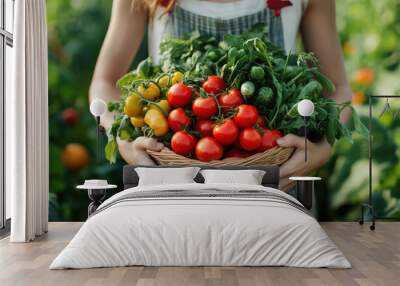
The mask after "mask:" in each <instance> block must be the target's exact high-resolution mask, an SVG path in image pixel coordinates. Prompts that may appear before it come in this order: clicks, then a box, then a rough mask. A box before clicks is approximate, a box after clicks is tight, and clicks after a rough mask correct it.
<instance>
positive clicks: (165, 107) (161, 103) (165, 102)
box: [150, 99, 171, 113]
mask: <svg viewBox="0 0 400 286" xmlns="http://www.w3.org/2000/svg"><path fill="white" fill-rule="evenodd" d="M156 104H157V105H158V106H159V107H161V109H162V110H164V111H165V112H167V113H168V112H169V110H170V109H171V107H170V105H169V103H168V100H166V99H162V100H160V101H159V102H156ZM150 109H158V107H157V106H155V105H154V104H150Z"/></svg>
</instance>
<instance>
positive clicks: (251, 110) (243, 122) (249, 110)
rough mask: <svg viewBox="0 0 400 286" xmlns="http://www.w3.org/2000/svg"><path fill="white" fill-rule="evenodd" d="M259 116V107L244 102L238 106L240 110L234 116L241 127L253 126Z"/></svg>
mask: <svg viewBox="0 0 400 286" xmlns="http://www.w3.org/2000/svg"><path fill="white" fill-rule="evenodd" d="M257 118H258V112H257V108H255V107H254V106H252V105H248V104H242V105H240V106H239V108H238V112H237V113H236V115H235V116H234V117H233V119H234V120H235V123H236V125H237V126H239V127H240V128H246V127H251V126H253V125H254V124H256V122H257Z"/></svg>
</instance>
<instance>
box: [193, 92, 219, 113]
mask: <svg viewBox="0 0 400 286" xmlns="http://www.w3.org/2000/svg"><path fill="white" fill-rule="evenodd" d="M192 110H193V113H194V115H196V116H197V117H198V118H203V119H207V118H210V117H211V116H213V115H214V114H216V113H217V112H218V105H217V103H216V102H215V99H214V97H212V96H209V97H198V98H196V99H195V100H194V101H193V104H192Z"/></svg>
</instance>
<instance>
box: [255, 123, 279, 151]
mask: <svg viewBox="0 0 400 286" xmlns="http://www.w3.org/2000/svg"><path fill="white" fill-rule="evenodd" d="M263 130H264V134H263V136H262V138H261V145H260V147H258V149H257V152H264V151H265V150H268V149H271V148H273V147H275V146H276V145H278V143H276V140H278V139H279V138H281V137H282V136H283V135H282V133H281V132H280V131H279V130H276V129H275V130H269V129H267V128H263Z"/></svg>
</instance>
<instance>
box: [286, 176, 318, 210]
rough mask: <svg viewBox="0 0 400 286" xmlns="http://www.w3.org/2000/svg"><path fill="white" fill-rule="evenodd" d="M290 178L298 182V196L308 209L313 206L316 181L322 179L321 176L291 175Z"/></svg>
mask: <svg viewBox="0 0 400 286" xmlns="http://www.w3.org/2000/svg"><path fill="white" fill-rule="evenodd" d="M289 180H291V181H295V182H296V198H297V200H298V201H300V202H301V203H302V204H303V205H304V207H305V208H306V209H308V210H310V209H311V208H312V204H313V193H314V182H315V181H321V180H322V179H321V178H320V177H290V178H289Z"/></svg>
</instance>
